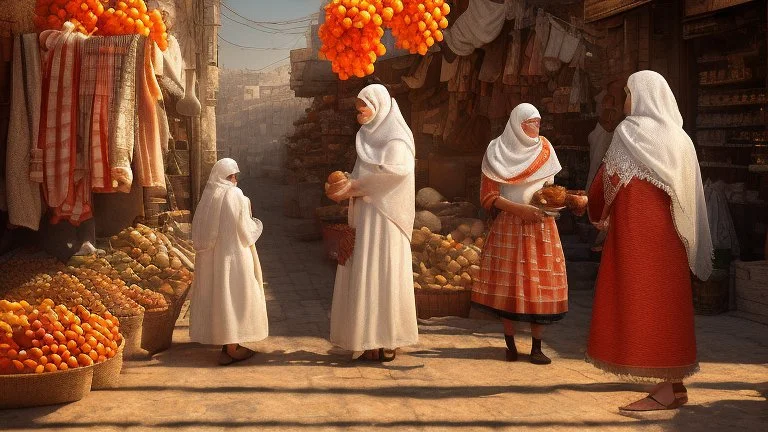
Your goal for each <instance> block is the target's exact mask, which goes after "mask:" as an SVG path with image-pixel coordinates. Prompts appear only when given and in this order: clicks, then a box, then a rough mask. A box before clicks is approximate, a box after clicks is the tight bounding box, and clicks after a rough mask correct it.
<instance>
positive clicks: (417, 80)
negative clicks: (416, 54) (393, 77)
mask: <svg viewBox="0 0 768 432" xmlns="http://www.w3.org/2000/svg"><path fill="white" fill-rule="evenodd" d="M433 57H434V54H433V53H428V54H427V55H425V56H424V57H423V58H422V59H421V62H420V63H419V65H418V66H417V67H416V70H415V71H414V72H413V74H412V75H410V76H403V77H402V78H401V79H402V80H403V82H404V83H405V85H407V86H408V87H409V88H412V89H420V88H422V87H424V83H425V82H426V80H427V73H428V72H429V65H431V64H432V58H433Z"/></svg>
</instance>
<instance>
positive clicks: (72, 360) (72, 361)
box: [67, 357, 90, 369]
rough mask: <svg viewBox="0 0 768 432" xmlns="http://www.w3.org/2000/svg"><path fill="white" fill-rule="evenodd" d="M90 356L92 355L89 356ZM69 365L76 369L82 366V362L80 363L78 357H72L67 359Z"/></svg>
mask: <svg viewBox="0 0 768 432" xmlns="http://www.w3.org/2000/svg"><path fill="white" fill-rule="evenodd" d="M89 358H90V357H89ZM67 366H69V367H70V368H72V369H74V368H76V367H78V366H80V363H78V361H77V359H76V358H75V357H70V358H68V359H67Z"/></svg>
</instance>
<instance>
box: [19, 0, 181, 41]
mask: <svg viewBox="0 0 768 432" xmlns="http://www.w3.org/2000/svg"><path fill="white" fill-rule="evenodd" d="M34 19H35V25H36V26H37V29H38V30H39V31H42V30H60V29H61V28H62V26H63V25H64V23H65V22H67V21H69V22H71V23H72V24H74V25H75V30H76V31H78V32H80V33H83V34H87V35H91V34H95V35H99V36H117V35H127V34H139V35H142V36H146V37H149V38H151V39H152V40H153V41H155V43H157V46H158V47H159V48H160V49H161V50H163V51H165V50H166V48H168V33H167V28H166V26H165V23H164V22H163V16H162V14H161V13H160V11H159V10H158V9H153V10H149V9H148V8H147V4H146V3H145V2H144V0H122V1H119V2H117V4H116V5H115V7H114V8H112V7H109V0H37V6H36V7H35V18H34Z"/></svg>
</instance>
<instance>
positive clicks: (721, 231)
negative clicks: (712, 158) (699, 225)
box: [704, 180, 741, 256]
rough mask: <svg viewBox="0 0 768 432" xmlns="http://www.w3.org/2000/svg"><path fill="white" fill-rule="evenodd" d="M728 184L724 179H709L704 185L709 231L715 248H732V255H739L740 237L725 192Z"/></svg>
mask: <svg viewBox="0 0 768 432" xmlns="http://www.w3.org/2000/svg"><path fill="white" fill-rule="evenodd" d="M726 188H727V185H726V184H725V183H724V182H723V181H717V182H714V183H712V182H711V181H710V180H707V182H706V184H705V185H704V198H705V200H706V202H707V217H708V218H709V231H710V233H711V235H712V246H713V247H714V248H715V249H730V251H731V255H732V256H739V255H740V254H741V251H740V249H739V238H738V235H737V234H736V228H735V227H734V225H733V219H732V218H731V210H730V205H729V204H728V198H727V196H726V194H725V190H726Z"/></svg>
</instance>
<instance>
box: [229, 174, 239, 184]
mask: <svg viewBox="0 0 768 432" xmlns="http://www.w3.org/2000/svg"><path fill="white" fill-rule="evenodd" d="M227 180H229V181H231V182H232V184H233V185H235V186H237V174H231V175H229V177H227Z"/></svg>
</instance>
